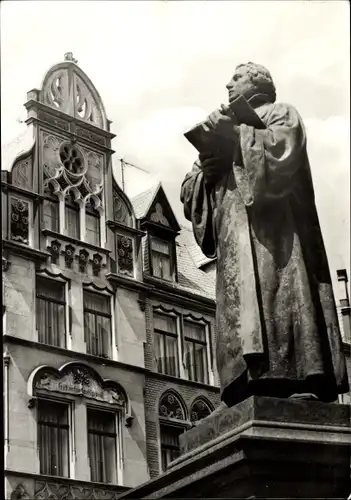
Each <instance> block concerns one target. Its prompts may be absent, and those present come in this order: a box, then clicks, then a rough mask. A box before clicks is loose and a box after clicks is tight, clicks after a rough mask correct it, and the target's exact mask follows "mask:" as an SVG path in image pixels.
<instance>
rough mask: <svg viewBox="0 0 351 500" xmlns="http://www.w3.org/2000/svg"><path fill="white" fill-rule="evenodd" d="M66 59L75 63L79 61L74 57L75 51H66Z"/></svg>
mask: <svg viewBox="0 0 351 500" xmlns="http://www.w3.org/2000/svg"><path fill="white" fill-rule="evenodd" d="M65 61H72V62H74V63H75V64H77V63H78V61H77V59H74V57H73V52H66V53H65Z"/></svg>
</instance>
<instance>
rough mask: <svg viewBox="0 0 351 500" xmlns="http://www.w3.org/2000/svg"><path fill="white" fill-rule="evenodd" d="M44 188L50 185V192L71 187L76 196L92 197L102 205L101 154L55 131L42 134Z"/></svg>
mask: <svg viewBox="0 0 351 500" xmlns="http://www.w3.org/2000/svg"><path fill="white" fill-rule="evenodd" d="M43 143H44V147H43V165H44V178H45V180H44V188H46V187H47V186H48V185H51V186H52V188H53V193H54V194H57V193H62V196H63V197H65V196H66V194H67V193H68V191H70V190H72V189H74V190H75V197H76V199H77V200H83V202H84V203H85V202H87V201H88V200H89V199H90V198H93V199H94V202H95V207H96V208H99V207H101V204H102V203H101V196H100V195H101V192H102V189H103V157H102V155H100V154H98V153H95V152H92V151H91V150H89V149H87V148H84V147H82V146H78V145H77V143H74V144H73V143H71V142H68V141H67V140H64V139H62V138H59V137H56V136H55V135H54V134H47V133H44V134H43Z"/></svg>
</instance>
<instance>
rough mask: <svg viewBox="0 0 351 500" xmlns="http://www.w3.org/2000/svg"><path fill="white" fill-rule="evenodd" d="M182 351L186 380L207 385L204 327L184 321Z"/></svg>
mask: <svg viewBox="0 0 351 500" xmlns="http://www.w3.org/2000/svg"><path fill="white" fill-rule="evenodd" d="M184 350H185V365H186V369H187V372H188V379H189V380H193V381H195V382H202V383H204V384H208V364H207V342H206V330H205V327H204V325H202V324H200V323H195V322H190V321H184Z"/></svg>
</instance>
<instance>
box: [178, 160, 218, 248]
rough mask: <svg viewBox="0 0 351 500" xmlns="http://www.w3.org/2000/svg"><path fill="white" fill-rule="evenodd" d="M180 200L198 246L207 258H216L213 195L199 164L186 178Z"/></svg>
mask: <svg viewBox="0 0 351 500" xmlns="http://www.w3.org/2000/svg"><path fill="white" fill-rule="evenodd" d="M180 199H181V201H182V203H183V205H184V215H185V217H186V218H187V219H188V220H189V221H191V223H192V226H193V232H194V236H195V239H196V242H197V244H198V245H199V246H200V248H201V250H202V252H203V253H204V254H205V255H206V256H207V257H211V258H212V257H215V256H216V242H215V237H214V231H213V208H212V200H211V194H210V190H209V189H208V187H207V185H206V183H205V181H204V175H203V173H202V172H201V169H200V168H199V166H198V165H197V163H194V166H193V169H192V171H191V172H189V173H188V174H187V175H186V176H185V179H184V181H183V183H182V187H181V193H180Z"/></svg>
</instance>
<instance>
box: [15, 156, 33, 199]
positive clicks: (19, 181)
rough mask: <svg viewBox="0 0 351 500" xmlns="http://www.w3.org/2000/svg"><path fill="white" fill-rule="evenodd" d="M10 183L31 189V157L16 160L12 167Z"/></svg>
mask: <svg viewBox="0 0 351 500" xmlns="http://www.w3.org/2000/svg"><path fill="white" fill-rule="evenodd" d="M11 175H12V184H13V185H14V186H18V187H20V188H22V189H27V190H28V191H32V189H33V177H32V158H31V157H29V158H26V159H25V160H21V161H19V162H16V163H15V165H14V166H13V167H12V171H11Z"/></svg>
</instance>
